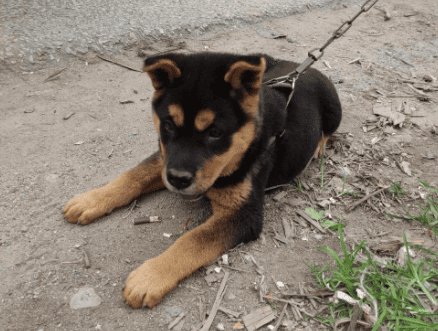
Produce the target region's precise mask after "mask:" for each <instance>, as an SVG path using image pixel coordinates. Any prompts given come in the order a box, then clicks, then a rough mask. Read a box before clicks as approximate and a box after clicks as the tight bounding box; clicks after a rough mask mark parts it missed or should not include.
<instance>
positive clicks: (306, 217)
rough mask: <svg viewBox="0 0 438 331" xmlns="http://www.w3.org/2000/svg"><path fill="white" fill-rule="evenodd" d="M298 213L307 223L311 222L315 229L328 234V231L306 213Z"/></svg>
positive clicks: (297, 211) (298, 211) (299, 211)
mask: <svg viewBox="0 0 438 331" xmlns="http://www.w3.org/2000/svg"><path fill="white" fill-rule="evenodd" d="M296 213H297V214H298V215H300V216H301V217H302V218H304V219H305V220H306V221H307V222H309V223H310V224H312V225H313V226H314V227H315V228H317V229H318V230H319V231H321V232H322V233H327V231H326V230H325V229H324V228H323V227H322V226H321V225H319V223H318V222H316V221H315V220H313V219H312V218H311V217H310V216H309V215H307V214H306V213H305V212H302V211H301V210H296Z"/></svg>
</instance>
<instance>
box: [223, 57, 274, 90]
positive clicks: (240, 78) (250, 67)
mask: <svg viewBox="0 0 438 331" xmlns="http://www.w3.org/2000/svg"><path fill="white" fill-rule="evenodd" d="M265 70H266V61H265V58H264V57H261V58H260V63H259V64H251V63H249V62H246V61H237V62H235V63H233V64H232V65H231V66H230V68H229V69H228V71H227V73H226V74H225V77H224V80H225V81H226V82H227V83H230V84H231V86H232V88H233V89H235V90H237V89H240V88H242V87H243V88H244V89H245V90H246V91H247V92H248V93H249V94H253V93H258V91H259V89H260V86H261V85H262V76H263V73H264V72H265Z"/></svg>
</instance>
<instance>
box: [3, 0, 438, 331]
mask: <svg viewBox="0 0 438 331" xmlns="http://www.w3.org/2000/svg"><path fill="white" fill-rule="evenodd" d="M378 6H380V7H379V8H380V9H382V10H378V9H372V10H371V11H369V12H368V13H365V14H363V15H362V16H361V17H360V18H359V19H357V20H356V21H355V23H354V24H353V26H352V28H351V29H350V30H349V31H348V32H347V33H346V35H345V36H344V37H343V38H341V39H339V40H337V41H335V42H334V43H333V44H332V45H331V46H329V48H327V50H326V52H325V55H324V57H323V58H322V59H321V60H320V61H318V62H317V63H316V64H315V65H314V67H316V68H318V69H320V70H322V71H323V72H324V73H325V74H327V75H328V76H329V77H330V78H331V79H332V81H333V82H334V83H336V87H337V89H338V91H339V94H340V97H341V101H342V104H343V111H344V117H343V121H342V124H341V127H340V128H339V130H338V131H339V133H340V134H339V137H340V138H341V139H340V141H339V142H340V144H338V151H337V152H336V153H335V154H329V155H331V157H330V159H328V160H326V162H325V167H324V188H323V189H320V188H319V185H320V181H321V172H320V171H321V170H320V165H321V162H320V160H315V161H314V162H313V163H312V164H311V165H310V166H309V168H308V169H307V170H306V171H305V172H304V173H303V174H302V175H301V177H300V179H301V181H302V182H304V183H305V184H307V185H308V187H307V190H304V192H300V191H298V190H297V189H294V188H289V189H286V191H285V192H286V193H287V195H286V196H285V197H283V198H282V199H280V200H279V201H275V200H274V199H273V197H274V196H275V195H276V194H278V191H277V192H275V193H268V195H267V197H266V202H265V226H264V236H263V237H264V239H259V240H257V241H256V242H253V243H250V244H248V245H245V246H243V247H239V248H238V249H236V250H233V251H231V252H229V260H230V266H232V267H234V268H239V269H244V270H247V271H248V272H240V271H237V270H232V269H228V271H229V272H230V274H231V275H230V278H229V280H228V282H227V286H228V287H227V289H226V293H225V296H224V298H223V300H222V303H221V306H222V307H225V308H228V309H231V310H233V311H236V312H242V313H243V315H244V314H247V313H249V312H251V311H253V310H255V309H257V308H259V307H262V306H264V305H266V303H263V302H260V297H259V292H258V291H256V290H255V284H260V279H261V276H260V275H259V274H258V273H257V272H256V266H255V265H254V264H248V263H246V262H245V259H244V258H242V257H243V256H244V254H245V253H241V252H243V251H244V252H248V253H250V254H251V255H252V256H253V257H254V258H255V260H256V262H257V264H258V265H259V266H262V267H263V268H264V269H265V270H267V271H268V273H267V276H266V280H265V283H266V284H267V293H271V294H273V295H274V296H279V290H278V289H277V288H276V286H275V284H274V282H273V279H275V281H281V282H283V283H284V284H285V291H287V292H299V283H301V284H304V286H305V287H312V288H314V283H315V278H314V277H313V275H312V273H311V272H310V270H309V269H308V267H307V266H306V264H310V265H313V264H319V265H322V264H325V263H327V262H329V263H330V264H332V263H333V262H332V261H331V258H329V257H328V255H327V254H326V253H324V252H321V251H319V250H318V249H317V248H318V247H319V246H329V247H331V248H332V249H334V250H335V251H337V252H339V251H340V245H339V239H338V236H337V234H335V233H325V234H322V236H320V232H319V231H318V230H317V229H315V228H313V227H309V226H308V225H303V224H302V223H303V222H302V221H301V220H300V219H299V218H298V216H297V214H296V210H302V211H304V209H305V207H309V206H311V207H313V208H314V209H317V210H322V209H323V208H322V207H320V206H319V205H318V203H321V202H322V200H323V199H328V198H330V197H332V198H334V200H335V202H334V203H332V204H331V205H330V206H329V207H326V209H328V210H330V214H331V216H332V217H333V219H334V220H335V221H342V222H343V223H345V224H347V227H346V228H345V230H344V232H345V234H346V238H347V242H349V243H354V242H355V240H356V241H361V240H363V239H367V238H370V237H371V236H375V235H380V234H382V236H381V237H382V238H385V237H386V236H399V237H401V236H402V231H408V233H409V234H410V235H412V236H415V237H421V238H424V239H425V242H426V243H427V247H429V248H431V249H434V250H435V249H436V246H435V244H436V238H432V237H430V236H429V234H428V232H427V231H425V230H424V229H423V227H422V226H421V224H418V223H414V222H407V221H405V220H400V219H395V220H391V219H389V218H388V217H387V216H385V212H392V213H394V214H398V215H404V214H405V210H407V211H409V212H411V213H414V214H415V213H416V210H417V204H418V203H421V202H422V201H423V200H422V196H424V195H423V192H424V189H420V188H419V184H418V183H419V180H422V181H425V182H427V183H429V184H431V185H434V186H436V187H437V186H438V171H437V170H438V169H437V161H436V159H434V158H433V153H438V136H437V134H436V131H435V133H434V132H433V130H434V125H435V126H436V127H438V105H437V102H438V93H437V91H438V88H437V82H430V83H427V84H426V83H424V81H423V76H424V75H425V74H429V75H431V76H433V77H438V66H437V63H438V51H437V50H438V36H437V31H438V20H437V18H438V7H437V5H436V1H435V0H421V1H420V0H411V1H409V2H407V1H403V0H389V1H380V2H379V3H378ZM383 9H385V10H386V11H387V12H388V13H389V14H390V19H389V20H385V18H384V10H383ZM357 11H358V7H356V8H343V9H340V10H337V11H334V12H325V11H320V10H317V9H312V10H309V11H308V13H307V14H304V15H298V16H294V17H290V18H287V19H277V20H273V21H269V22H265V23H264V24H263V27H264V29H266V30H272V31H275V32H277V33H279V34H284V35H287V36H288V37H290V38H291V39H289V40H287V39H286V38H279V39H271V38H264V37H262V36H260V35H259V34H258V33H257V31H256V29H254V30H251V31H232V32H222V33H218V34H215V35H210V36H206V37H205V38H204V39H202V40H201V39H200V40H176V41H174V42H173V43H170V42H167V43H164V42H163V43H160V44H156V45H150V46H149V47H147V46H145V45H139V47H140V48H142V49H143V50H145V51H146V53H147V54H154V53H157V52H162V51H166V50H168V49H170V48H173V47H174V45H178V43H180V42H184V44H182V47H183V49H182V51H185V52H192V51H193V52H200V51H207V52H209V51H227V52H236V53H253V52H265V53H269V54H270V55H273V56H277V57H282V58H289V59H295V60H297V61H301V60H304V59H305V58H306V56H307V51H308V50H310V49H312V48H315V47H318V46H321V45H322V44H323V43H324V42H325V40H327V39H328V37H329V36H330V34H331V32H332V31H333V30H334V29H335V28H337V27H338V26H339V24H340V23H341V22H342V20H344V19H346V18H348V17H349V16H352V15H354V14H355V13H356V12H357ZM252 14H254V15H256V14H257V13H252ZM137 51H138V50H137V49H131V50H128V51H127V52H126V54H124V55H120V56H118V57H117V59H118V60H120V61H123V62H124V63H129V64H130V65H132V66H133V67H136V68H139V69H140V68H141V59H140V58H139V57H138V56H137ZM358 58H359V60H357V61H355V62H353V63H351V62H352V61H353V60H356V59H358ZM59 69H60V68H48V69H45V70H41V71H38V72H34V73H32V74H30V73H27V74H22V73H14V72H13V71H5V72H2V73H1V74H0V86H1V89H0V105H1V106H0V109H1V122H0V146H1V148H0V160H1V162H0V180H1V187H0V223H1V228H2V230H1V233H0V298H1V299H0V311H1V314H0V325H1V327H0V329H1V330H35V331H36V330H44V331H48V330H107V331H109V330H167V328H168V324H169V322H170V321H172V320H173V319H174V318H175V317H176V316H177V315H178V314H179V313H180V312H184V313H185V317H184V325H183V326H182V330H192V329H194V327H195V326H196V325H198V324H199V322H200V321H201V314H200V308H199V306H200V301H201V302H202V301H203V302H204V305H205V309H206V310H207V311H210V309H211V307H212V305H213V302H214V300H215V298H216V294H217V291H218V289H219V285H220V280H219V281H217V282H215V283H212V284H210V285H209V284H207V282H206V280H205V279H204V277H205V276H206V272H207V270H206V269H203V270H200V271H199V272H197V273H196V274H194V275H193V276H191V277H190V278H188V279H187V280H186V281H184V282H183V283H181V284H180V285H179V286H178V287H177V289H175V290H174V291H172V292H171V293H170V294H169V295H167V296H166V297H165V299H164V300H163V301H162V302H161V303H160V304H159V305H158V306H157V307H156V308H155V309H146V308H145V309H138V310H133V309H131V308H130V307H129V306H127V305H126V304H125V303H124V301H123V298H122V289H123V286H124V282H125V280H126V278H127V276H128V275H129V273H130V272H131V271H132V270H134V269H136V268H137V267H138V266H139V265H140V264H142V263H143V262H144V261H145V260H147V259H150V258H152V257H155V256H157V255H159V254H160V253H162V252H163V251H164V250H165V249H167V248H168V247H169V246H171V245H172V243H173V242H174V241H175V240H176V239H177V237H178V236H179V235H181V234H182V232H183V230H182V225H183V224H184V222H185V221H186V220H187V218H190V219H191V220H190V221H189V224H188V229H191V228H193V227H195V226H196V225H197V224H199V223H198V222H199V221H200V220H202V219H205V217H206V215H208V209H206V208H205V202H204V201H200V202H191V201H186V200H184V199H183V198H182V197H180V196H178V195H175V194H173V193H170V192H168V191H160V192H158V193H156V194H153V195H150V196H147V197H143V198H141V199H139V200H138V201H137V203H136V205H135V206H131V207H127V208H122V209H120V210H117V211H115V212H113V213H112V214H110V215H108V216H106V217H103V218H102V219H100V220H98V221H96V222H94V223H92V224H91V225H88V226H78V225H73V224H70V223H68V222H67V221H66V220H65V219H64V217H63V215H62V209H63V208H64V206H65V204H66V203H67V202H68V201H69V200H70V199H71V198H72V197H74V196H75V195H77V194H80V193H82V192H85V191H88V190H91V189H93V188H96V187H100V186H102V185H104V184H106V183H108V182H109V181H111V180H112V179H114V178H116V177H117V176H119V175H120V174H122V173H123V172H125V171H127V170H129V169H130V168H132V167H134V166H135V165H137V164H138V163H139V162H140V161H141V160H142V159H143V158H145V157H146V156H148V155H149V154H151V153H152V152H154V151H155V150H156V148H157V134H156V131H155V128H154V125H153V122H152V116H151V106H150V101H151V96H152V85H151V83H150V81H149V78H148V77H147V75H145V74H142V73H139V72H136V71H131V70H128V69H126V68H123V67H120V66H117V65H115V64H112V63H109V62H105V61H102V60H100V59H98V58H97V57H95V56H94V55H88V56H87V57H84V58H83V59H81V60H78V61H76V62H74V63H72V64H70V65H68V66H66V70H64V71H63V72H61V73H60V74H58V75H57V76H56V77H54V79H52V80H50V81H47V82H44V80H45V79H46V78H47V77H48V76H50V75H51V74H53V73H55V72H56V71H57V70H59ZM422 81H423V84H422V83H421V82H422ZM409 84H411V86H409ZM424 87H426V88H424ZM421 88H423V89H421ZM421 93H423V94H421ZM376 105H380V106H385V105H388V106H391V107H392V109H395V110H398V109H400V107H403V108H404V112H405V113H408V114H407V115H406V118H405V120H404V123H403V126H402V128H400V127H393V126H392V125H390V124H385V123H384V121H383V119H382V120H379V119H376V117H375V116H374V115H372V114H373V107H374V109H376V107H377V106H376ZM409 113H410V114H409ZM376 121H377V122H376ZM373 126H374V127H375V128H373ZM364 127H366V128H367V130H364V129H363V128H364ZM365 131H366V132H365ZM328 152H329V153H333V152H331V151H330V150H329V151H328ZM428 153H429V154H428ZM427 155H429V158H427V157H426V156H427ZM402 161H406V162H409V168H410V170H411V172H412V173H411V176H409V175H408V174H406V173H405V172H403V171H402V170H401V167H400V166H399V164H401V162H402ZM340 166H341V168H340ZM342 167H344V170H343V169H342ZM345 168H347V169H348V170H349V174H348V176H347V177H346V185H351V186H349V187H350V190H351V191H354V192H356V193H362V194H367V193H371V192H374V191H376V190H377V189H379V188H380V187H381V186H382V185H387V184H391V183H392V182H397V181H401V186H402V188H403V189H404V190H405V191H407V194H405V195H404V196H403V198H400V199H398V198H395V197H394V196H393V195H392V194H391V193H388V192H386V193H385V194H381V195H376V196H375V198H374V199H369V200H368V202H366V203H362V204H361V205H359V206H358V207H357V208H356V209H354V210H353V211H352V212H349V213H347V212H346V211H345V209H346V207H348V206H349V205H350V204H352V203H353V202H354V201H356V200H357V199H358V198H357V197H355V196H354V195H351V194H344V195H342V196H339V191H337V192H336V190H337V189H338V187H339V180H340V181H341V183H342V180H343V175H342V173H341V170H342V171H345ZM346 187H347V186H346ZM354 187H356V188H354ZM141 216H159V217H160V218H161V219H162V222H160V223H152V224H143V225H136V226H134V225H133V219H134V218H136V217H141ZM283 218H285V219H287V220H289V221H292V224H294V231H295V235H294V237H293V238H291V240H290V243H289V245H288V246H286V245H285V244H283V243H281V242H277V241H274V239H273V237H274V236H275V235H276V233H278V234H279V235H283V236H284V232H283V227H282V223H281V220H282V219H283ZM163 233H168V234H172V236H171V237H169V238H168V237H166V236H164V235H163ZM83 250H85V251H86V254H87V255H88V257H89V260H90V264H91V267H90V268H88V269H87V268H85V264H84V259H83ZM215 265H218V263H216V264H215ZM225 269H226V268H222V271H221V274H222V275H223V272H224V270H225ZM270 275H272V277H271V276H270ZM82 287H90V288H93V289H94V291H95V292H96V294H97V295H98V296H99V297H100V298H101V303H100V305H98V306H95V307H92V308H84V309H73V308H71V307H70V300H71V298H72V296H73V295H74V294H75V293H76V292H77V291H78V290H79V289H80V288H82ZM296 301H299V302H301V303H302V304H303V307H304V308H305V309H306V310H307V311H309V312H315V309H314V308H313V307H312V306H311V305H310V304H309V302H308V301H307V300H305V299H303V300H300V299H296ZM274 305H275V307H276V311H277V312H278V313H279V312H280V310H281V307H282V305H279V304H274ZM318 305H319V306H321V304H318ZM289 315H290V319H292V320H293V315H292V313H291V312H290V311H289ZM241 317H242V315H240V317H238V318H235V317H230V316H227V315H226V314H224V313H223V312H220V311H219V312H218V313H217V315H216V318H215V320H214V322H213V324H212V328H211V329H212V330H213V329H216V326H217V325H218V323H223V325H224V328H225V330H233V327H234V325H235V324H236V322H238V321H239V318H241ZM273 323H274V322H271V324H273ZM281 328H283V329H285V327H281ZM281 328H280V329H281ZM290 329H291V330H306V329H307V330H325V329H328V328H327V327H325V326H322V325H321V324H320V323H319V322H317V321H315V320H313V319H309V320H307V321H304V320H301V321H298V322H297V324H296V325H295V326H294V327H292V328H290ZM261 330H267V326H263V327H262V328H261Z"/></svg>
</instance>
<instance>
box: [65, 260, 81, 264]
mask: <svg viewBox="0 0 438 331" xmlns="http://www.w3.org/2000/svg"><path fill="white" fill-rule="evenodd" d="M81 262H82V260H77V261H66V262H61V264H76V263H81Z"/></svg>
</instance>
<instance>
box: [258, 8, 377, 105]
mask: <svg viewBox="0 0 438 331" xmlns="http://www.w3.org/2000/svg"><path fill="white" fill-rule="evenodd" d="M377 1H379V0H367V1H366V2H365V3H364V4H363V5H362V6H361V7H360V10H359V12H358V13H357V14H356V15H355V16H354V17H353V18H352V19H350V20H348V21H345V22H344V23H342V24H341V26H340V27H339V28H337V29H336V30H335V31H334V32H333V34H332V36H331V37H330V38H329V40H327V42H326V43H325V44H324V45H323V46H322V47H321V48H314V49H312V50H311V51H310V52H309V53H307V54H308V58H307V59H306V60H304V62H302V63H301V64H300V65H299V66H298V67H297V68H296V69H295V70H294V71H292V72H291V73H289V74H287V75H286V76H281V77H277V78H273V79H271V80H268V81H266V82H265V83H264V84H266V85H269V86H274V87H275V86H282V87H288V88H292V91H291V93H290V94H289V99H288V100H287V104H286V108H287V107H288V106H289V102H290V101H291V99H292V96H293V93H294V91H295V82H296V81H297V79H298V78H299V77H300V75H301V74H302V73H303V72H304V71H306V70H307V69H308V68H309V67H310V66H311V65H312V64H313V63H314V62H316V61H318V60H319V59H320V58H321V57H322V56H323V55H324V50H325V49H326V48H327V47H328V46H329V45H330V44H331V43H332V42H333V41H334V40H335V39H338V38H340V37H342V36H343V35H344V33H345V32H347V31H348V30H349V29H350V28H351V25H352V23H353V22H354V20H355V19H356V18H358V17H359V15H361V14H362V13H365V12H367V11H369V10H370V9H371V8H372V7H373V6H374V5H375V4H376V2H377ZM367 5H368V6H367ZM315 51H319V54H318V55H315V54H313V52H315Z"/></svg>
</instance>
